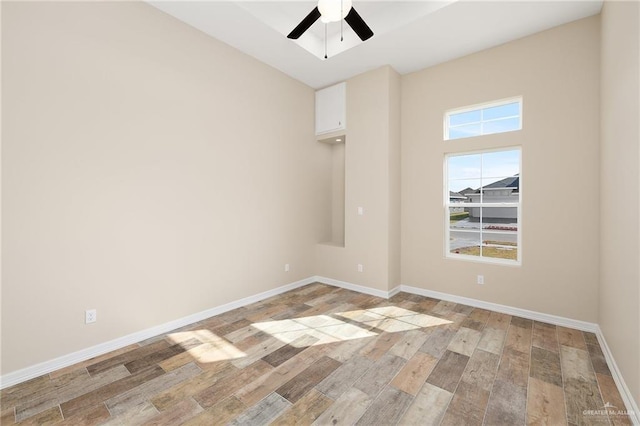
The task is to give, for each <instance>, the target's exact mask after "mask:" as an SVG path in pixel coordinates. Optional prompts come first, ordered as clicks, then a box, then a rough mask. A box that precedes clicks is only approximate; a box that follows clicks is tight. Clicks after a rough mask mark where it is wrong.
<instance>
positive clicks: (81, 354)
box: [0, 277, 316, 389]
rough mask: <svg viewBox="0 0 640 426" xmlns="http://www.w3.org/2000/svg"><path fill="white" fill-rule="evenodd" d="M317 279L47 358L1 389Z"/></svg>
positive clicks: (6, 379) (7, 378) (0, 379)
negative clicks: (48, 359) (53, 357)
mask: <svg viewBox="0 0 640 426" xmlns="http://www.w3.org/2000/svg"><path fill="white" fill-rule="evenodd" d="M315 281H316V279H315V277H310V278H305V279H303V280H300V281H296V282H293V283H290V284H287V285H283V286H281V287H278V288H274V289H272V290H268V291H265V292H262V293H259V294H255V295H253V296H249V297H245V298H242V299H239V300H235V301H233V302H229V303H226V304H224V305H220V306H216V307H215V308H211V309H207V310H205V311H202V312H198V313H195V314H192V315H188V316H186V317H183V318H180V319H177V320H174V321H169V322H167V323H164V324H161V325H158V326H155V327H151V328H148V329H146V330H142V331H138V332H136V333H132V334H129V335H126V336H123V337H119V338H117V339H114V340H110V341H108V342H104V343H100V344H98V345H95V346H92V347H89V348H86V349H82V350H79V351H77V352H73V353H70V354H68V355H63V356H61V357H58V358H55V359H52V360H50V361H45V362H42V363H39V364H36V365H33V366H30V367H27V368H23V369H21V370H17V371H14V372H11V373H8V374H5V375H3V376H0V389H4V388H6V387H9V386H13V385H16V384H18V383H22V382H24V381H27V380H30V379H33V378H35V377H38V376H42V375H43V374H48V373H51V372H52V371H56V370H59V369H61V368H64V367H68V366H70V365H73V364H76V363H78V362H82V361H86V360H88V359H91V358H94V357H96V356H100V355H103V354H105V353H107V352H111V351H115V350H117V349H120V348H123V347H125V346H129V345H131V344H134V343H138V342H141V341H143V340H146V339H150V338H152V337H155V336H158V335H160V334H165V333H168V332H170V331H171V330H175V329H177V328H180V327H184V326H187V325H189V324H193V323H195V322H198V321H202V320H205V319H207V318H210V317H212V316H214V315H220V314H222V313H225V312H228V311H231V310H233V309H236V308H240V307H242V306H246V305H250V304H252V303H256V302H259V301H261V300H264V299H268V298H269V297H273V296H277V295H279V294H282V293H285V292H287V291H290V290H294V289H296V288H299V287H302V286H305V285H307V284H311V283H313V282H315Z"/></svg>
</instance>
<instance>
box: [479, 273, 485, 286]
mask: <svg viewBox="0 0 640 426" xmlns="http://www.w3.org/2000/svg"><path fill="white" fill-rule="evenodd" d="M478 284H480V285H482V284H484V275H478Z"/></svg>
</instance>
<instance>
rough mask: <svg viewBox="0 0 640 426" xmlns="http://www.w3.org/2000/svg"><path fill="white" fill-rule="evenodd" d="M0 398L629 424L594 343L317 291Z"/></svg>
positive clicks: (25, 420) (31, 402)
mask: <svg viewBox="0 0 640 426" xmlns="http://www.w3.org/2000/svg"><path fill="white" fill-rule="evenodd" d="M1 396H2V400H1V402H2V408H1V410H2V411H1V415H2V417H1V423H2V425H9V424H14V423H15V422H20V423H21V424H76V425H84V424H115V425H137V424H154V425H177V424H189V425H214V424H215V425H217V424H228V423H231V424H238V425H263V424H265V425H266V424H279V425H294V424H312V423H314V424H317V425H338V424H360V425H376V424H378V425H393V424H401V425H414V424H415V425H431V424H434V425H436V424H442V425H456V426H459V425H467V424H468V425H472V424H486V425H523V424H540V425H543V424H547V425H562V424H574V425H582V424H598V425H601V424H615V425H618V424H631V423H630V421H629V418H628V417H625V416H622V415H617V411H616V410H624V409H625V408H624V404H623V402H622V400H621V398H620V394H619V393H618V390H617V389H616V386H615V384H614V381H613V379H612V378H611V373H610V371H609V369H608V367H607V364H606V362H605V359H604V356H603V354H602V351H601V349H600V346H599V345H598V341H597V340H596V336H595V335H594V334H592V333H585V332H581V331H577V330H573V329H569V328H563V327H557V326H555V325H550V324H544V323H539V322H534V321H531V320H528V319H524V318H519V317H512V316H509V315H505V314H500V313H496V312H491V311H486V310H483V309H477V308H472V307H470V306H465V305H459V304H455V303H451V302H446V301H440V300H435V299H431V298H427V297H421V296H415V295H411V294H407V293H400V294H398V295H396V296H394V297H393V298H391V299H389V300H385V299H380V298H377V297H373V296H368V295H363V294H359V293H355V292H352V291H348V290H344V289H338V288H334V287H330V286H327V285H323V284H311V285H308V286H305V287H302V288H300V289H297V290H294V291H291V292H288V293H285V294H283V295H280V296H276V297H273V298H271V299H268V300H265V301H262V302H259V303H256V304H253V305H251V306H247V307H243V308H240V309H236V310H234V311H231V312H228V313H225V314H223V315H219V316H216V317H212V318H210V319H208V320H205V321H202V322H200V323H196V324H192V325H190V326H189V327H186V328H184V329H180V330H176V331H175V332H172V333H169V334H167V335H164V336H160V337H158V338H154V339H151V340H149V341H145V342H142V343H141V344H137V345H132V346H129V347H126V348H123V349H121V350H119V351H116V352H112V353H109V354H107V355H104V356H101V357H98V358H95V359H92V360H89V361H86V362H83V363H81V364H77V365H74V366H71V367H68V368H65V369H63V370H60V371H56V372H54V373H51V374H49V375H45V376H42V377H38V378H36V379H33V380H30V381H28V382H25V383H22V384H19V385H16V386H13V387H11V388H7V389H5V390H3V391H2V394H1ZM605 404H607V405H606V407H608V408H604V407H605ZM612 406H613V407H616V408H611V407H612ZM585 410H586V411H585ZM589 410H591V411H589ZM607 411H610V412H611V413H612V414H611V415H608V414H607Z"/></svg>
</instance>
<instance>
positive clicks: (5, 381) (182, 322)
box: [0, 276, 640, 426]
mask: <svg viewBox="0 0 640 426" xmlns="http://www.w3.org/2000/svg"><path fill="white" fill-rule="evenodd" d="M314 282H320V283H323V284H327V285H331V286H334V287H340V288H344V289H347V290H352V291H356V292H359V293H364V294H369V295H372V296H376V297H381V298H385V299H388V298H390V297H392V296H394V295H395V294H397V293H399V292H401V291H404V292H406V293H412V294H417V295H420V296H426V297H432V298H435V299H440V300H446V301H448V302H454V303H461V304H464V305H468V306H473V307H477V308H482V309H488V310H492V311H496V312H501V313H505V314H509V315H516V316H519V317H523V318H528V319H532V320H535V321H541V322H547V323H550V324H555V325H560V326H563V327H570V328H575V329H578V330H583V331H590V332H593V333H595V334H596V336H597V337H598V341H599V342H600V346H601V348H602V351H603V353H604V356H605V358H606V360H607V364H608V365H609V369H610V370H611V374H612V377H613V380H614V381H615V383H616V386H618V389H619V390H620V395H621V396H622V399H623V401H624V403H625V405H626V407H627V410H628V411H629V412H631V413H635V417H634V416H632V421H633V422H634V424H635V425H636V426H640V410H638V405H637V404H636V402H635V400H634V399H633V396H632V394H631V392H630V391H629V388H628V387H627V385H626V383H625V381H624V379H623V378H622V375H621V373H620V370H619V369H618V366H617V365H616V363H615V360H614V358H613V355H612V354H611V350H610V349H609V346H608V345H607V342H606V340H605V338H604V336H603V334H602V330H600V327H599V326H598V325H597V324H594V323H590V322H585V321H578V320H574V319H570V318H564V317H560V316H556V315H550V314H544V313H541V312H535V311H529V310H526V309H520V308H514V307H511V306H506V305H500V304H497V303H491V302H485V301H482V300H477V299H471V298H468V297H462V296H456V295H453V294H448V293H441V292H438V291H433V290H426V289H423V288H418V287H411V286H408V285H400V286H398V287H395V288H393V289H391V290H390V291H384V290H378V289H374V288H370V287H365V286H362V285H358V284H353V283H349V282H346V281H340V280H335V279H333V278H327V277H322V276H312V277H309V278H305V279H303V280H300V281H296V282H293V283H290V284H287V285H284V286H281V287H277V288H275V289H272V290H268V291H265V292H262V293H259V294H256V295H253V296H249V297H245V298H242V299H239V300H236V301H233V302H230V303H226V304H224V305H220V306H217V307H214V308H211V309H207V310H205V311H202V312H198V313H196V314H192V315H188V316H186V317H183V318H180V319H177V320H174V321H170V322H167V323H164V324H161V325H158V326H155V327H152V328H148V329H146V330H142V331H139V332H136V333H132V334H129V335H127V336H123V337H120V338H117V339H114V340H111V341H108V342H105V343H101V344H99V345H95V346H92V347H90V348H86V349H82V350H80V351H77V352H73V353H71V354H68V355H64V356H61V357H58V358H55V359H53V360H50V361H46V362H42V363H40V364H36V365H33V366H31V367H27V368H24V369H21V370H18V371H14V372H11V373H8V374H5V375H4V376H0V389H4V388H6V387H9V386H13V385H16V384H18V383H22V382H24V381H27V380H29V379H33V378H35V377H38V376H41V375H43V374H48V373H51V372H52V371H55V370H58V369H61V368H64V367H68V366H70V365H73V364H76V363H78V362H82V361H86V360H88V359H91V358H93V357H96V356H99V355H103V354H105V353H107V352H111V351H114V350H117V349H120V348H123V347H125V346H128V345H131V344H134V343H137V342H140V341H143V340H146V339H150V338H152V337H155V336H158V335H160V334H165V333H168V332H170V331H171V330H175V329H177V328H180V327H184V326H187V325H189V324H193V323H195V322H198V321H202V320H205V319H207V318H210V317H212V316H215V315H219V314H222V313H225V312H228V311H230V310H233V309H236V308H240V307H242V306H246V305H250V304H252V303H256V302H259V301H261V300H264V299H268V298H269V297H273V296H277V295H279V294H282V293H285V292H287V291H290V290H294V289H296V288H299V287H302V286H305V285H308V284H312V283H314Z"/></svg>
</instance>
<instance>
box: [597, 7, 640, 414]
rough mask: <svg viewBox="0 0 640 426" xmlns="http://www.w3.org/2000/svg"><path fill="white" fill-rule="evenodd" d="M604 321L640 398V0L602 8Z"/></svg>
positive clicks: (622, 367) (626, 376)
mask: <svg viewBox="0 0 640 426" xmlns="http://www.w3.org/2000/svg"><path fill="white" fill-rule="evenodd" d="M601 18H602V76H601V81H600V83H601V97H602V106H601V120H602V128H601V148H600V167H601V168H600V185H601V186H600V193H601V197H602V204H601V210H600V211H601V218H600V259H601V263H600V265H601V266H600V291H599V295H598V296H599V297H598V301H599V307H600V312H599V316H598V322H599V323H600V327H601V329H602V332H603V334H604V336H605V339H606V340H607V344H608V346H609V347H610V349H611V351H612V352H613V356H614V358H615V360H616V363H617V365H618V367H619V368H620V371H621V372H622V375H623V376H624V379H625V382H626V384H627V386H628V387H629V389H630V391H631V393H632V394H633V395H634V397H635V400H636V402H637V403H638V404H640V269H639V268H640V223H639V221H640V172H639V169H640V124H639V123H640V84H639V81H638V80H639V79H640V77H639V76H640V32H639V27H640V5H639V3H638V2H618V1H606V2H605V4H604V7H603V10H602V15H601Z"/></svg>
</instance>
